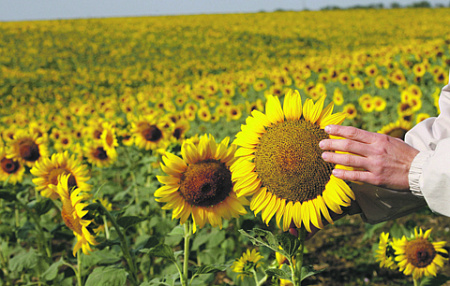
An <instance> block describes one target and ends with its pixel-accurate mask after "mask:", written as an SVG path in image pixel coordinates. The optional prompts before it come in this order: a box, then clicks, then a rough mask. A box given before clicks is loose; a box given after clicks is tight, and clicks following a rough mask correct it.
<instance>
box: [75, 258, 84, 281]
mask: <svg viewBox="0 0 450 286" xmlns="http://www.w3.org/2000/svg"><path fill="white" fill-rule="evenodd" d="M75 274H76V276H77V282H78V286H83V284H82V282H81V252H80V250H78V252H77V271H76V272H75Z"/></svg>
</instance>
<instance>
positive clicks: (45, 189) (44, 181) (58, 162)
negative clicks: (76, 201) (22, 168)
mask: <svg viewBox="0 0 450 286" xmlns="http://www.w3.org/2000/svg"><path fill="white" fill-rule="evenodd" d="M30 173H31V174H32V175H33V176H35V177H36V178H34V179H33V180H32V181H33V183H34V184H35V185H36V190H37V191H40V193H41V195H42V196H44V197H46V198H50V199H53V200H54V199H57V198H58V194H57V192H56V186H57V185H58V178H59V176H61V175H67V176H68V179H67V182H68V184H69V185H68V186H67V187H68V189H72V188H77V189H80V190H81V191H83V192H85V191H89V190H90V185H89V184H87V183H86V182H87V181H88V180H89V179H90V176H89V170H88V169H87V167H86V165H84V164H82V163H81V160H80V159H77V158H75V155H72V156H70V155H69V153H68V152H67V151H65V152H64V153H55V154H53V155H52V156H51V158H48V157H45V158H42V160H40V161H39V162H36V164H35V165H34V166H33V168H32V169H31V170H30Z"/></svg>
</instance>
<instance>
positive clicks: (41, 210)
mask: <svg viewBox="0 0 450 286" xmlns="http://www.w3.org/2000/svg"><path fill="white" fill-rule="evenodd" d="M28 206H29V207H30V208H31V209H34V210H35V211H36V214H37V215H43V214H46V213H47V212H48V211H49V210H50V209H51V208H52V207H53V202H52V200H51V199H45V200H42V201H39V202H38V201H32V202H30V203H29V204H28Z"/></svg>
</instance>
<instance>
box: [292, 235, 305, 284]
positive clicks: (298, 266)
mask: <svg viewBox="0 0 450 286" xmlns="http://www.w3.org/2000/svg"><path fill="white" fill-rule="evenodd" d="M305 239H306V229H305V228H304V227H300V229H299V232H298V240H299V242H300V245H299V247H298V250H297V254H296V256H295V261H296V262H295V266H293V270H294V273H293V275H294V286H300V285H301V284H302V267H303V254H304V252H305ZM292 262H293V261H290V264H291V265H292V264H293V263H292ZM291 271H292V267H291Z"/></svg>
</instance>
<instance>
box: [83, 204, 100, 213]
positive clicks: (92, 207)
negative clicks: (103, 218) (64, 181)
mask: <svg viewBox="0 0 450 286" xmlns="http://www.w3.org/2000/svg"><path fill="white" fill-rule="evenodd" d="M84 210H86V211H96V210H99V211H100V210H101V209H100V204H99V203H92V204H89V205H87V206H85V207H84Z"/></svg>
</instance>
